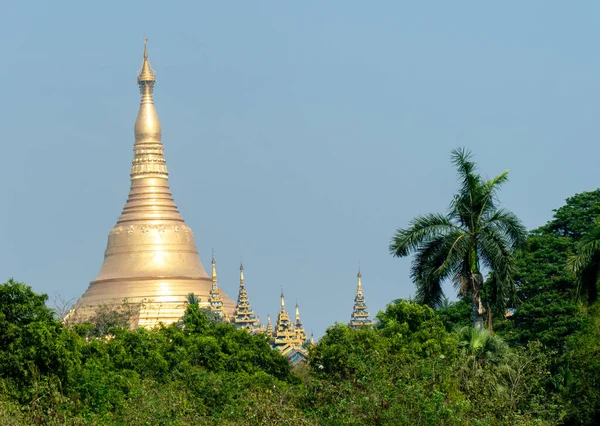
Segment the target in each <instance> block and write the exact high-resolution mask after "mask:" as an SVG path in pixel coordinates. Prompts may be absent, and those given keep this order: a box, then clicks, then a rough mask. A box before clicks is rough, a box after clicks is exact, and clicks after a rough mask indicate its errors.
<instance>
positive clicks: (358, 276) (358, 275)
mask: <svg viewBox="0 0 600 426" xmlns="http://www.w3.org/2000/svg"><path fill="white" fill-rule="evenodd" d="M356 278H357V279H358V285H357V287H356V292H357V293H362V274H361V273H360V266H359V267H358V274H356Z"/></svg>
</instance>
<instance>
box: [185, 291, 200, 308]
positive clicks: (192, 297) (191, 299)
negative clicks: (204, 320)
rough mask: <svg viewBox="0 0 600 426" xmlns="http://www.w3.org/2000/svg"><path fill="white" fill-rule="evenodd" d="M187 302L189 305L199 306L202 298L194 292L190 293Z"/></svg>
mask: <svg viewBox="0 0 600 426" xmlns="http://www.w3.org/2000/svg"><path fill="white" fill-rule="evenodd" d="M186 303H187V304H188V305H196V306H199V305H200V299H199V298H198V297H197V296H196V295H195V294H194V293H189V294H188V295H187V297H186Z"/></svg>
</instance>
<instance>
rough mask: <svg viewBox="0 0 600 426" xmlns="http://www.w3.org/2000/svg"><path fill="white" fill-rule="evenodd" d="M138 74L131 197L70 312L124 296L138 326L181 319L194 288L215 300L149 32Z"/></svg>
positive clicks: (82, 313) (228, 304) (86, 311)
mask: <svg viewBox="0 0 600 426" xmlns="http://www.w3.org/2000/svg"><path fill="white" fill-rule="evenodd" d="M137 81H138V85H139V86H140V92H141V94H142V100H141V103H140V110H139V113H138V116H137V119H136V121H135V127H134V134H135V143H134V145H133V162H132V166H131V174H130V177H131V187H130V190H129V198H128V199H127V202H126V203H125V207H124V208H123V212H122V213H121V217H120V218H119V220H118V221H117V224H116V225H115V227H114V228H113V229H112V230H111V231H110V233H109V234H108V244H107V247H106V252H105V254H104V263H103V264H102V268H101V269H100V273H99V274H98V276H97V277H96V279H95V280H94V281H92V282H91V283H90V285H89V287H88V289H87V290H86V292H85V293H84V294H83V296H82V297H81V299H79V300H78V301H77V303H76V304H75V306H74V309H73V310H72V313H73V314H74V315H75V316H76V317H80V318H85V317H89V316H90V315H92V313H93V312H94V309H95V308H97V307H98V306H100V305H105V304H109V305H110V304H119V303H122V302H123V301H124V300H126V301H127V303H130V304H135V305H138V306H139V307H140V308H139V314H138V315H137V318H134V319H133V325H134V326H138V327H139V326H141V327H151V326H153V325H155V324H157V323H159V322H163V323H165V324H169V323H172V322H175V321H177V320H179V319H180V318H181V317H182V316H183V313H184V311H185V308H186V301H187V296H188V294H189V293H194V294H195V296H196V298H198V299H199V300H200V306H202V307H204V306H205V307H209V306H210V297H211V290H212V287H213V282H212V279H211V278H210V277H209V276H208V275H207V273H206V271H205V269H204V267H203V266H202V263H201V262H200V258H199V256H198V250H197V248H196V244H195V242H194V234H193V233H192V230H191V229H190V228H189V227H188V226H187V225H186V224H185V222H184V220H183V218H182V217H181V215H180V214H179V211H178V210H177V206H176V205H175V202H174V201H173V196H172V195H171V189H170V188H169V181H168V176H169V174H168V172H167V166H166V162H165V157H164V149H163V144H162V142H161V127H160V123H159V121H158V115H157V114H156V108H155V107H154V100H153V99H152V92H153V89H154V83H155V81H156V75H155V73H154V70H153V69H152V68H151V67H150V61H149V60H148V51H147V49H146V39H144V61H143V63H142V68H141V70H140V72H139V74H138V77H137ZM220 295H221V299H222V303H223V308H224V310H225V312H226V314H227V315H231V314H233V311H234V309H235V303H234V302H233V300H231V299H230V298H229V297H228V296H227V295H226V294H225V293H224V292H223V291H220Z"/></svg>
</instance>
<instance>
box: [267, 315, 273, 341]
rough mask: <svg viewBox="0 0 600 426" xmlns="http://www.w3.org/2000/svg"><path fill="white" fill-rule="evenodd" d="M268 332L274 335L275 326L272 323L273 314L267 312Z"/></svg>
mask: <svg viewBox="0 0 600 426" xmlns="http://www.w3.org/2000/svg"><path fill="white" fill-rule="evenodd" d="M267 334H268V335H269V336H272V335H273V326H272V325H271V315H268V314H267Z"/></svg>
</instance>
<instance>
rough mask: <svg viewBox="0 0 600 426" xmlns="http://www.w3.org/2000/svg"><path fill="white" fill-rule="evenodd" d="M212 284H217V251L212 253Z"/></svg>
mask: <svg viewBox="0 0 600 426" xmlns="http://www.w3.org/2000/svg"><path fill="white" fill-rule="evenodd" d="M211 263H212V282H213V284H216V283H217V262H215V249H213V251H212V262H211Z"/></svg>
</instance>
